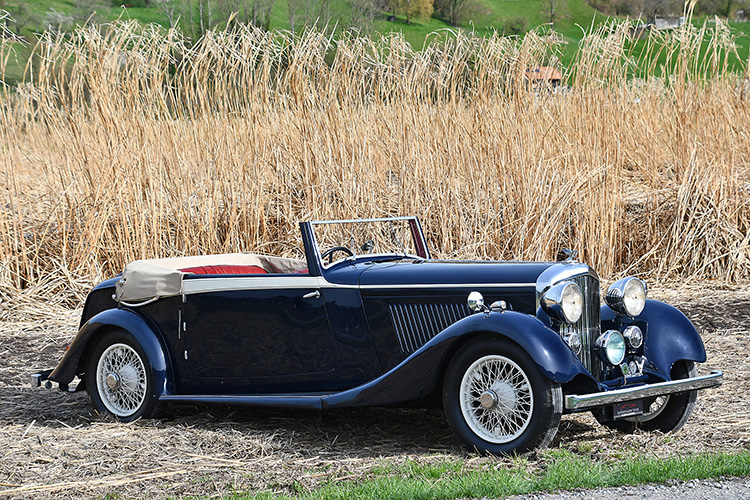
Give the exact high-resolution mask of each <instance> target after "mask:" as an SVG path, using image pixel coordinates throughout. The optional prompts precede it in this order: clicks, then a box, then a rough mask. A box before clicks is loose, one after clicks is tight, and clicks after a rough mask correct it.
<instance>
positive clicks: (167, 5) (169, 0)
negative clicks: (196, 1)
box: [157, 0, 189, 28]
mask: <svg viewBox="0 0 750 500" xmlns="http://www.w3.org/2000/svg"><path fill="white" fill-rule="evenodd" d="M188 3H189V2H188V1H187V0H158V3H157V5H158V8H159V11H160V12H161V14H162V15H163V16H164V17H165V18H166V20H167V22H168V23H169V26H170V27H172V28H174V27H175V26H176V25H177V22H178V21H179V19H180V16H182V13H183V12H184V11H185V7H186V6H187V5H188Z"/></svg>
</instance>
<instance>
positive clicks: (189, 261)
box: [115, 253, 307, 303]
mask: <svg viewBox="0 0 750 500" xmlns="http://www.w3.org/2000/svg"><path fill="white" fill-rule="evenodd" d="M222 265H224V266H258V267H262V268H263V269H265V271H266V272H268V273H272V274H286V273H293V272H294V271H301V270H303V269H306V268H307V263H306V262H305V261H303V260H295V259H285V258H283V257H272V256H270V255H257V254H245V253H228V254H222V255H201V256H195V257H175V258H171V259H149V260H136V261H133V262H131V263H130V264H128V265H126V266H125V269H124V270H123V272H122V277H121V278H120V281H118V282H117V285H116V291H115V296H116V299H117V302H130V303H133V302H143V301H149V302H150V301H153V300H156V299H158V298H161V297H170V296H174V295H180V294H182V279H183V277H184V276H186V275H188V274H189V273H183V272H182V271H180V269H186V268H188V267H198V266H222Z"/></svg>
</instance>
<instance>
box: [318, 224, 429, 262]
mask: <svg viewBox="0 0 750 500" xmlns="http://www.w3.org/2000/svg"><path fill="white" fill-rule="evenodd" d="M403 221H406V222H407V223H408V226H409V230H410V231H409V232H410V234H411V237H412V243H413V246H414V249H415V250H416V253H410V252H406V251H404V252H393V253H364V254H356V253H355V254H354V255H352V256H347V257H344V258H342V259H338V260H335V261H333V262H332V263H330V264H327V265H326V264H324V262H323V258H322V253H321V252H322V249H321V247H320V245H319V243H318V236H317V234H316V231H315V228H316V226H323V225H332V224H368V223H379V222H403ZM308 224H309V227H310V237H311V242H310V243H311V245H312V247H313V253H314V255H315V258H316V260H317V261H318V264H319V265H320V268H321V269H330V268H331V267H334V266H336V265H337V264H339V263H342V262H347V261H350V262H356V261H357V260H367V261H377V260H392V259H404V258H407V259H418V260H427V259H430V252H429V250H428V248H427V241H426V239H425V236H424V232H423V231H422V225H421V224H420V223H419V219H418V218H417V217H415V216H406V217H378V218H370V219H336V220H315V221H310V222H308ZM350 250H352V251H354V249H350Z"/></svg>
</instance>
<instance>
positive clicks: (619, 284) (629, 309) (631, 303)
mask: <svg viewBox="0 0 750 500" xmlns="http://www.w3.org/2000/svg"><path fill="white" fill-rule="evenodd" d="M647 298H648V287H647V286H646V283H645V282H644V281H643V280H641V279H638V278H636V277H632V276H631V277H628V278H623V279H621V280H618V281H615V282H614V283H612V285H610V287H609V288H608V289H607V294H606V295H605V296H604V300H605V301H606V302H607V305H608V306H609V307H610V309H612V310H613V311H614V312H616V313H618V314H620V315H622V316H628V317H631V318H635V317H636V316H638V315H639V314H641V312H643V308H644V307H646V299H647Z"/></svg>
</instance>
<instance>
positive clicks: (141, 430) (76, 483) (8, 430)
mask: <svg viewBox="0 0 750 500" xmlns="http://www.w3.org/2000/svg"><path fill="white" fill-rule="evenodd" d="M650 293H651V296H652V297H655V298H660V299H662V300H665V301H667V302H669V303H672V304H674V305H677V306H678V307H680V308H681V309H682V310H683V311H684V312H685V313H686V314H687V315H688V317H689V318H690V319H691V320H693V322H694V323H695V324H696V326H697V327H698V329H699V331H700V332H701V335H702V336H703V339H704V342H705V344H706V350H707V352H708V361H707V363H705V364H704V365H701V366H700V368H699V372H700V373H707V372H708V371H710V370H713V369H719V370H723V371H724V385H723V386H722V387H721V388H719V389H713V390H709V391H704V392H703V393H701V395H700V396H699V398H698V404H697V407H696V411H695V413H694V414H693V417H692V418H691V420H690V421H689V422H688V424H687V425H686V426H685V427H684V428H683V430H682V431H681V432H680V433H678V434H676V435H662V434H657V433H642V432H637V433H636V434H633V435H621V434H617V433H614V432H612V431H610V430H607V429H605V428H604V427H601V426H599V425H598V424H597V423H596V421H595V420H594V419H593V418H592V417H590V416H589V415H580V416H564V417H563V421H562V424H561V426H560V431H559V434H558V436H557V438H556V439H555V441H554V442H553V444H552V447H555V448H556V447H560V448H565V449H569V450H571V451H573V452H575V453H578V454H581V455H585V456H590V457H593V458H596V459H601V460H605V461H606V460H614V459H617V458H620V457H622V456H625V455H627V454H628V453H630V452H637V453H645V454H648V455H657V456H670V455H678V454H692V453H700V452H703V451H722V450H723V451H730V450H738V449H747V448H748V447H749V446H750V410H749V409H748V405H747V402H746V397H745V395H746V394H748V393H750V380H748V374H750V342H749V341H748V340H749V338H750V286H747V285H743V286H733V287H723V288H719V287H713V286H711V285H706V286H702V285H696V286H695V287H692V288H690V289H684V288H683V289H680V290H677V289H669V288H657V289H655V290H651V292H650ZM79 314H80V311H69V310H65V309H62V308H59V307H53V306H46V305H44V304H38V305H34V304H33V303H32V304H28V303H26V304H22V305H18V304H13V303H8V302H7V301H6V302H5V303H1V304H0V457H1V458H0V498H29V497H33V498H44V497H56V496H59V495H61V494H65V495H66V496H70V497H74V498H75V497H91V496H97V497H101V496H105V495H107V494H108V493H112V494H118V495H120V496H122V497H127V498H132V497H148V498H155V497H167V496H169V497H183V496H214V495H223V494H228V493H231V492H233V491H248V490H251V491H258V490H271V491H278V492H293V491H296V490H297V489H298V488H299V487H309V486H315V485H316V484H319V483H321V482H324V481H329V480H333V481H341V480H348V479H356V478H366V477H367V476H368V474H369V471H371V470H372V469H373V468H375V467H378V468H380V467H382V466H383V465H385V464H386V463H394V462H395V463H398V462H403V461H407V460H416V461H425V462H427V461H432V462H436V461H441V460H445V459H455V458H457V457H462V458H465V459H466V467H468V468H490V467H492V468H502V467H506V466H509V465H511V464H512V462H511V461H510V460H509V459H502V458H486V457H478V456H474V455H471V454H467V453H465V452H464V451H463V450H462V449H461V448H460V447H459V445H458V442H457V441H456V439H455V438H454V437H453V435H452V434H451V432H450V429H449V428H448V426H447V424H446V422H445V419H444V418H443V415H442V413H441V412H439V411H437V410H411V409H410V410H402V409H382V408H375V409H352V410H337V411H329V412H315V411H299V410H295V411H291V410H286V411H281V410H262V409H253V408H241V407H224V406H203V407H196V406H175V407H172V408H171V409H170V410H169V411H168V413H167V415H166V416H165V418H163V419H159V420H152V421H138V422H135V423H131V424H119V423H117V422H115V421H114V420H113V419H111V418H107V417H104V416H101V415H98V414H96V413H95V412H94V411H93V409H92V407H91V406H90V404H89V401H88V397H87V396H86V394H85V393H77V394H63V393H60V392H58V391H56V390H55V391H47V390H44V389H37V388H33V389H32V388H31V387H30V384H29V375H30V374H31V373H32V372H34V371H35V370H38V369H43V368H51V367H53V366H54V365H55V364H56V363H57V361H58V360H59V358H60V356H61V354H62V351H63V349H64V346H65V345H66V344H67V343H69V342H70V341H71V339H72V337H73V335H74V334H75V331H76V328H77V324H78V317H79ZM544 460H545V458H544V456H543V455H535V456H531V457H529V458H528V464H529V467H531V468H535V467H538V466H540V465H541V464H542V462H543V461H544ZM516 463H517V462H516Z"/></svg>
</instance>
